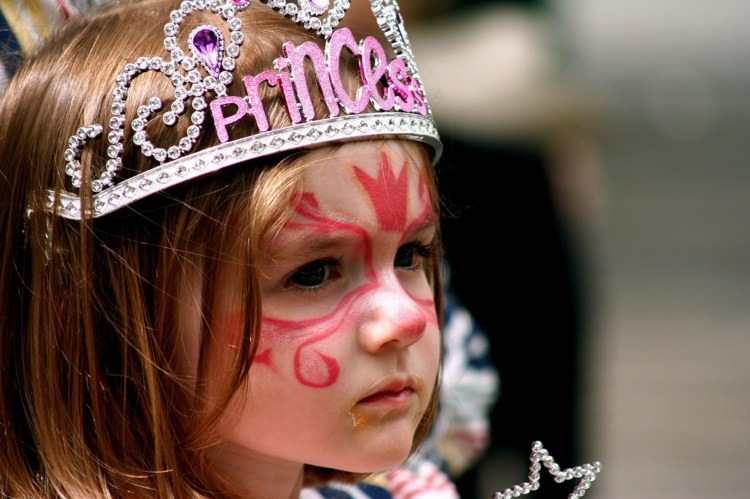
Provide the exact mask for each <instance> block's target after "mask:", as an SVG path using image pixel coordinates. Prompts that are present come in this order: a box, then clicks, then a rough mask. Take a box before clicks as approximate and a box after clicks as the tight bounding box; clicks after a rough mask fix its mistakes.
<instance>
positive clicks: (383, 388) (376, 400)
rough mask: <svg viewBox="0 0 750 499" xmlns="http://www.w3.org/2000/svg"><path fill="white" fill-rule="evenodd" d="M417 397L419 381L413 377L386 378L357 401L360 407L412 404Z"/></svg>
mask: <svg viewBox="0 0 750 499" xmlns="http://www.w3.org/2000/svg"><path fill="white" fill-rule="evenodd" d="M416 397H417V380H416V378H415V377H414V376H411V375H397V376H392V377H388V378H384V379H383V380H381V381H379V382H378V383H376V384H375V386H373V387H372V388H371V389H370V390H368V391H367V392H366V393H365V395H364V396H363V397H362V398H360V399H359V400H358V401H357V405H360V406H377V405H389V406H400V405H407V404H410V403H411V402H412V401H413V400H414V399H415V398H416Z"/></svg>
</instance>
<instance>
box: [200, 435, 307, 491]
mask: <svg viewBox="0 0 750 499" xmlns="http://www.w3.org/2000/svg"><path fill="white" fill-rule="evenodd" d="M214 465H215V466H216V467H217V468H218V469H219V470H220V471H221V472H222V473H224V475H225V476H227V477H228V478H229V479H230V480H231V481H232V482H233V483H234V484H235V486H236V487H237V489H238V490H239V491H244V492H245V493H246V494H247V497H248V499H286V498H289V499H299V495H300V491H301V490H302V482H303V471H304V466H303V465H302V464H301V463H293V462H279V461H277V460H275V459H271V458H268V457H267V456H258V455H253V456H248V455H245V454H244V453H241V452H238V453H233V452H228V449H227V448H226V447H224V448H222V451H221V459H217V460H215V461H214Z"/></svg>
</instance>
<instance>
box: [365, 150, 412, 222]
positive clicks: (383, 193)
mask: <svg viewBox="0 0 750 499" xmlns="http://www.w3.org/2000/svg"><path fill="white" fill-rule="evenodd" d="M352 169H353V171H354V176H355V178H356V179H357V182H358V183H359V185H360V187H361V188H362V190H363V191H364V193H365V194H366V195H367V198H368V199H369V200H370V205H371V206H372V209H373V210H374V211H375V215H376V217H377V220H378V226H379V227H380V229H381V230H384V231H400V230H401V231H402V230H404V228H405V227H406V213H407V208H408V193H409V175H408V170H409V169H408V160H404V164H403V167H402V168H401V172H400V173H399V174H398V177H397V176H396V175H395V172H394V170H393V166H392V165H391V160H390V157H389V156H388V153H387V152H385V151H381V152H380V164H379V165H378V174H377V176H376V177H371V176H370V175H369V174H368V173H367V172H365V171H364V170H363V169H362V168H360V167H358V166H356V165H352Z"/></svg>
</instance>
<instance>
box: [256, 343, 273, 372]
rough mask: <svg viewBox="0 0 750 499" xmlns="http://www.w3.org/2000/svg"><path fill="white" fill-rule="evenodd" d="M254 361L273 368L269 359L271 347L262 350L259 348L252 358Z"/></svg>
mask: <svg viewBox="0 0 750 499" xmlns="http://www.w3.org/2000/svg"><path fill="white" fill-rule="evenodd" d="M255 363H258V364H264V365H266V366H268V367H270V368H273V363H272V361H271V349H270V348H266V349H265V350H263V351H262V352H261V351H260V350H259V351H258V352H257V353H256V354H255V358H254V359H253V364H255Z"/></svg>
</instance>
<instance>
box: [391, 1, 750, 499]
mask: <svg viewBox="0 0 750 499" xmlns="http://www.w3.org/2000/svg"><path fill="white" fill-rule="evenodd" d="M402 3H406V2H402ZM417 4H419V2H414V4H413V8H414V12H405V16H410V17H412V18H413V19H419V20H420V22H418V23H415V22H413V21H412V22H408V23H407V28H409V34H410V36H411V38H412V42H413V45H414V47H415V54H417V61H418V63H419V66H420V71H421V73H422V77H423V79H424V81H425V84H426V85H427V87H428V92H429V93H428V95H429V96H430V103H431V105H432V106H433V109H434V111H435V114H436V117H437V118H438V121H439V123H440V126H441V130H442V132H443V135H444V138H445V139H446V143H447V145H448V149H447V151H446V159H445V160H444V161H443V178H444V185H443V187H444V190H446V191H447V192H448V194H449V198H450V199H451V204H449V207H450V208H451V209H452V210H453V213H454V214H455V218H454V219H453V220H450V219H449V221H448V222H447V224H446V225H447V226H446V234H447V246H446V251H447V257H448V259H449V260H450V263H451V267H452V270H453V285H454V288H455V290H456V292H457V294H458V295H459V297H460V298H461V299H462V300H463V301H464V303H465V304H466V305H467V306H468V308H469V309H470V310H472V312H473V313H474V315H475V317H476V319H477V321H478V322H479V324H480V325H481V326H482V327H483V328H484V329H485V330H486V332H487V333H488V336H489V338H490V342H491V344H492V346H493V356H494V359H495V362H496V364H497V368H498V370H499V372H500V378H501V392H500V399H499V401H498V404H497V406H496V408H495V411H494V412H493V415H492V423H493V432H492V438H493V443H492V445H491V446H490V449H489V451H488V453H487V455H486V456H485V458H484V459H483V460H482V461H481V462H480V464H479V466H478V467H477V468H476V469H475V470H473V471H470V472H469V473H467V474H466V475H464V476H463V477H461V478H459V479H458V481H459V483H460V484H461V485H462V490H463V491H464V493H465V497H466V498H471V497H486V498H489V497H490V496H491V495H492V493H493V492H495V491H498V490H502V489H504V488H506V487H510V486H512V485H514V484H516V483H521V482H523V481H525V480H526V479H527V474H528V470H527V468H528V454H529V447H530V443H531V441H532V440H534V439H541V440H542V441H543V443H544V444H545V446H546V447H547V448H548V449H549V451H550V453H551V454H552V455H553V456H554V457H555V459H556V460H557V462H558V463H559V464H560V465H561V467H563V468H566V467H570V466H574V465H579V464H583V463H586V462H591V461H594V460H598V461H601V463H602V468H603V469H602V473H601V474H600V475H599V477H598V478H597V480H596V481H595V482H594V483H593V487H592V489H591V490H590V491H589V492H588V493H587V494H586V497H592V498H596V499H626V498H632V497H638V498H640V499H671V498H680V499H693V498H695V499H698V498H709V497H722V498H725V499H727V498H729V499H735V498H736V499H739V498H747V497H750V472H748V471H747V470H748V469H750V303H749V302H750V223H749V222H750V4H748V3H747V2H744V1H740V0H714V1H712V2H706V1H704V2H695V1H694V2H685V1H684V0H682V1H678V0H650V1H645V0H630V1H629V2H615V1H611V0H547V1H541V0H539V1H533V0H527V1H521V0H519V1H510V0H508V1H501V0H497V1H491V0H487V1H462V2H458V1H453V0H435V1H434V2H430V3H429V5H428V6H427V7H426V8H425V9H423V10H421V11H419V9H418V8H417ZM409 6H410V8H411V7H412V3H411V2H410V3H409ZM402 10H406V8H405V7H404V6H402ZM407 20H410V19H409V17H407ZM571 489H572V485H571V484H569V483H568V484H564V485H558V484H555V483H554V482H553V481H552V480H551V479H550V480H548V479H546V478H545V477H544V476H543V478H542V487H541V488H540V490H539V491H538V492H536V493H534V494H533V495H532V497H539V498H541V497H544V498H547V497H557V498H563V497H566V496H567V494H568V493H569V492H570V490H571Z"/></svg>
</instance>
